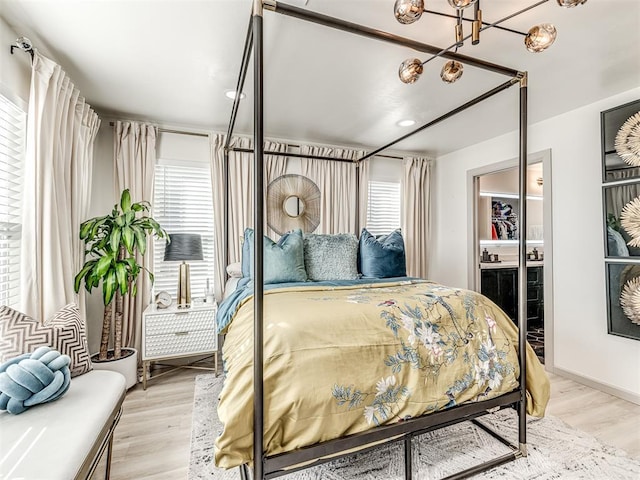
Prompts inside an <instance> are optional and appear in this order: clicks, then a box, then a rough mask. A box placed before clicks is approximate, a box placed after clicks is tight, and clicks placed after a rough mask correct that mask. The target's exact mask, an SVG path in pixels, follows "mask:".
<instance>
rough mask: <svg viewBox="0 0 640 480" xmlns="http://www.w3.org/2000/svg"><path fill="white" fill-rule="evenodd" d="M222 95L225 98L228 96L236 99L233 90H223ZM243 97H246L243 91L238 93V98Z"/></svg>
mask: <svg viewBox="0 0 640 480" xmlns="http://www.w3.org/2000/svg"><path fill="white" fill-rule="evenodd" d="M224 96H225V97H227V98H230V99H231V100H235V99H236V91H235V90H227V91H226V92H224ZM244 97H246V95H245V94H244V93H241V94H240V99H243V98H244Z"/></svg>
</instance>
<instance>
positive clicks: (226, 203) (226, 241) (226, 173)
mask: <svg viewBox="0 0 640 480" xmlns="http://www.w3.org/2000/svg"><path fill="white" fill-rule="evenodd" d="M222 172H223V175H224V242H223V244H222V245H223V248H224V264H225V265H229V152H228V151H227V150H225V151H224V164H223V165H222ZM226 272H227V271H226V269H225V274H226ZM225 280H226V277H225Z"/></svg>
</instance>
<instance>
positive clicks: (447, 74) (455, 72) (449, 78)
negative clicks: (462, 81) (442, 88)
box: [440, 60, 464, 83]
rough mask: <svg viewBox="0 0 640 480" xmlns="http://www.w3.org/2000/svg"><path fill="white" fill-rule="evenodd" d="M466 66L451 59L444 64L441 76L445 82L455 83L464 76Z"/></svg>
mask: <svg viewBox="0 0 640 480" xmlns="http://www.w3.org/2000/svg"><path fill="white" fill-rule="evenodd" d="M463 70H464V66H463V65H462V64H461V63H460V62H456V61H455V60H449V61H448V62H447V63H445V64H444V65H443V66H442V70H441V71H440V78H441V79H442V81H443V82H446V83H453V82H455V81H456V80H458V79H459V78H460V77H461V76H462V72H463Z"/></svg>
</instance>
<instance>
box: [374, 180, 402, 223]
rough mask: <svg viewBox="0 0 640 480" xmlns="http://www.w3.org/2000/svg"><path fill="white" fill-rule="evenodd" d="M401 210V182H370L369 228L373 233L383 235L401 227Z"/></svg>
mask: <svg viewBox="0 0 640 480" xmlns="http://www.w3.org/2000/svg"><path fill="white" fill-rule="evenodd" d="M400 211H401V197H400V183H396V182H378V181H370V182H369V199H368V207H367V230H369V232H370V233H371V234H372V235H383V234H387V233H391V232H392V231H393V230H395V229H396V228H400Z"/></svg>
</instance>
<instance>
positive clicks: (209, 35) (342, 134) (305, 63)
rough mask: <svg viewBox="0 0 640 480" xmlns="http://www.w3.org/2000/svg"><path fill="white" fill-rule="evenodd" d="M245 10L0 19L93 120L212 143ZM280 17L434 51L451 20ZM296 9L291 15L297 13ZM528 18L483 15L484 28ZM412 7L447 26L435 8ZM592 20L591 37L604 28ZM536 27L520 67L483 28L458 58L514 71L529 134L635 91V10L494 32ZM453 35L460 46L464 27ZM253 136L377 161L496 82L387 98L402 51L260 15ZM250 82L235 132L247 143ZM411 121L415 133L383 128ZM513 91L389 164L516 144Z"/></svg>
mask: <svg viewBox="0 0 640 480" xmlns="http://www.w3.org/2000/svg"><path fill="white" fill-rule="evenodd" d="M251 3H252V2H251V0H208V1H205V0H155V1H150V0H127V1H125V0H48V1H46V0H0V15H1V16H2V17H3V18H4V19H5V20H6V22H7V23H8V24H9V25H11V26H12V28H13V29H14V30H15V31H16V33H17V34H19V35H25V36H27V37H29V38H30V39H31V40H32V41H33V44H34V46H35V47H36V48H38V49H39V50H40V51H41V52H43V53H45V54H47V55H48V56H51V57H53V58H54V59H55V60H57V61H58V63H60V64H61V65H62V66H63V68H64V69H65V70H66V71H67V72H68V73H69V74H70V76H71V78H72V79H73V81H74V82H75V84H76V86H78V88H79V89H80V91H81V92H82V94H83V95H84V96H85V97H86V98H87V100H88V101H89V103H90V104H91V105H93V107H94V108H95V109H96V110H97V111H98V112H99V113H100V114H102V115H104V116H109V117H116V118H127V119H138V120H146V121H152V122H156V123H158V124H160V125H163V126H170V127H173V128H190V129H213V130H216V131H221V132H226V130H227V124H228V121H229V115H230V112H231V105H232V101H231V100H229V99H227V98H226V97H225V96H224V92H225V91H227V90H230V89H233V88H235V85H236V82H237V77H238V72H239V68H240V61H241V55H242V49H243V45H244V40H245V34H246V31H247V25H248V21H249V14H250V10H251ZM290 3H292V4H294V5H297V6H301V7H302V8H307V9H310V10H314V11H317V12H321V13H324V14H327V15H332V16H336V17H340V18H343V19H345V20H348V21H352V22H356V23H360V24H364V25H367V26H370V27H374V28H378V29H381V30H385V31H388V32H391V33H395V34H398V35H402V36H404V37H409V38H412V39H415V40H418V41H421V42H425V43H429V44H432V45H437V46H443V47H444V46H448V45H449V44H450V43H452V41H453V28H454V23H455V21H454V20H452V19H447V18H444V17H439V16H433V15H428V16H427V15H424V16H423V17H422V19H421V20H419V21H418V22H416V23H414V24H412V25H401V24H399V23H398V22H397V21H396V20H395V18H394V17H393V3H394V0H308V2H305V0H292V1H291V2H290ZM305 3H306V5H305ZM531 3H533V2H532V1H531V2H530V1H529V0H492V1H490V2H489V1H487V0H484V1H483V2H482V10H483V19H484V20H485V21H489V22H491V21H495V20H498V19H499V18H502V17H503V16H506V15H508V14H510V13H513V12H514V11H516V10H518V9H520V8H524V7H526V6H528V5H530V4H531ZM427 8H430V9H433V10H437V11H441V12H447V13H451V12H453V10H452V9H451V8H450V7H449V6H448V3H447V2H446V0H431V1H427ZM603 19H606V23H603V21H602V20H603ZM542 22H550V23H553V24H555V26H556V27H557V29H558V38H557V40H556V42H555V44H554V45H553V46H552V47H551V48H550V49H549V50H548V51H546V52H544V53H537V54H534V53H529V52H527V51H526V49H525V48H524V45H523V39H522V37H521V36H519V35H516V34H512V33H507V32H504V31H499V30H496V29H491V30H488V31H485V32H482V36H481V42H480V44H479V45H476V46H472V45H471V44H470V42H467V43H466V44H465V46H464V47H463V48H462V49H461V50H460V53H463V54H465V55H470V56H474V57H478V58H481V59H484V60H488V61H491V62H495V63H498V64H501V65H505V66H508V67H512V68H515V69H517V70H526V71H528V72H529V89H528V90H529V122H530V123H535V122H538V121H541V120H544V119H546V118H550V117H553V116H556V115H559V114H561V113H563V112H566V111H569V110H573V109H575V108H577V107H579V106H581V105H585V104H588V103H592V102H594V101H597V100H599V99H601V98H604V97H608V96H611V95H614V94H616V93H619V92H623V91H626V90H630V89H632V88H635V87H638V86H639V85H640V47H639V45H640V1H638V0H598V1H596V0H590V1H588V2H587V3H586V4H584V5H581V6H579V7H576V8H572V9H565V8H560V7H559V6H558V5H557V4H556V1H555V0H550V1H549V2H547V3H546V4H544V5H542V6H540V7H537V8H535V9H533V10H531V11H529V12H526V13H524V14H522V15H520V16H518V17H516V18H514V19H511V20H509V21H508V22H507V23H505V24H504V25H505V26H508V27H510V28H513V29H516V30H519V31H527V30H528V29H529V28H530V27H531V26H533V25H534V24H537V23H542ZM465 26H466V27H467V29H466V32H465V33H468V32H469V31H470V27H469V24H466V25H465ZM264 32H265V40H264V58H265V70H264V89H265V96H266V98H265V133H266V135H267V136H269V137H273V138H282V139H289V140H298V141H302V140H306V141H313V142H317V143H326V144H334V145H346V146H360V147H365V148H368V149H373V148H376V147H378V146H380V145H383V144H385V143H387V142H389V141H391V140H394V139H395V138H398V137H400V136H401V135H404V134H405V133H408V132H409V131H411V130H412V129H415V128H416V127H417V126H419V125H420V124H423V123H426V122H428V121H430V120H432V119H434V118H436V117H438V116H439V115H441V114H443V113H446V112H447V111H449V110H451V109H452V108H454V107H456V106H458V105H460V104H462V103H464V102H466V101H468V100H470V99H472V98H474V97H475V96H477V95H479V94H481V93H483V92H485V91H487V90H488V89H490V88H493V87H494V86H496V85H499V84H500V83H502V82H504V81H505V80H506V77H502V76H500V75H498V74H494V73H489V72H485V71H482V70H479V69H477V68H473V67H470V66H467V67H466V69H465V72H464V75H463V76H462V78H461V79H460V80H458V82H456V83H455V84H451V85H449V84H444V83H443V82H442V81H441V80H440V78H439V73H440V68H441V66H442V64H443V63H444V61H443V60H441V59H435V60H434V61H432V62H430V63H428V64H427V65H426V66H425V72H424V74H423V75H422V78H421V79H420V80H419V81H418V82H416V83H415V84H412V85H405V84H403V83H401V82H400V81H399V79H398V76H397V71H398V66H399V64H400V63H401V62H402V61H403V60H405V59H406V58H409V57H412V56H415V57H418V58H420V59H421V60H426V58H427V56H426V55H425V54H419V53H417V52H414V51H412V50H410V49H408V48H404V47H398V46H396V45H392V44H389V43H384V42H380V41H377V40H372V39H367V38H363V37H359V36H355V35H353V34H350V33H345V32H341V31H337V30H332V29H330V28H327V27H323V26H319V25H315V24H311V23H307V22H304V21H301V20H296V19H293V18H290V17H283V16H281V15H279V14H276V13H273V12H269V11H265V13H264ZM252 71H253V69H252V68H250V70H249V74H248V79H247V83H246V85H245V88H244V91H245V92H246V93H247V98H246V99H245V100H244V101H243V102H242V105H241V108H240V112H239V116H238V123H237V127H236V133H248V134H249V133H251V131H252V128H253V126H252V109H251V102H252V99H253V95H252V90H253V83H252V78H251V75H252ZM406 118H411V119H414V120H416V121H417V122H418V124H417V125H416V126H414V127H409V128H406V127H405V128H402V127H398V126H397V125H396V123H397V122H398V121H399V120H401V119H406ZM517 125H518V88H517V87H514V88H511V89H509V90H508V91H507V92H504V93H502V94H501V95H499V96H496V97H493V98H492V99H490V100H488V101H486V102H483V103H482V104H479V105H476V106H474V107H473V108H472V109H470V110H467V111H466V112H465V113H464V114H462V115H458V116H456V117H455V118H453V119H451V120H447V121H446V122H443V123H441V124H439V125H438V126H436V127H434V128H432V129H428V130H426V131H424V132H420V133H418V134H416V135H414V136H412V137H411V138H409V139H407V140H404V141H403V142H401V143H400V144H398V145H397V146H396V147H394V150H396V151H398V150H404V151H410V152H419V153H428V154H432V155H441V154H443V153H446V152H450V151H453V150H457V149H459V148H462V147H464V146H467V145H471V144H474V143H477V142H479V141H482V140H485V139H489V138H493V137H495V136H497V135H500V134H503V133H506V132H509V131H512V130H515V129H516V128H517Z"/></svg>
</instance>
